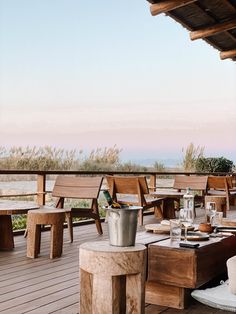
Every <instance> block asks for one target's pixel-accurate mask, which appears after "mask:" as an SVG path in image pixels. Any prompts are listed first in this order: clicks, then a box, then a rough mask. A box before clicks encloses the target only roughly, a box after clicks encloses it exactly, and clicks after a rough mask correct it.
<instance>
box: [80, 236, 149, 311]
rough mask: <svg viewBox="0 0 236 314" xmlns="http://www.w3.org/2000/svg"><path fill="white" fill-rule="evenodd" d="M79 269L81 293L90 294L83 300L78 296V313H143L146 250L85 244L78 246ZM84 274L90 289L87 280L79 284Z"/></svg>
mask: <svg viewBox="0 0 236 314" xmlns="http://www.w3.org/2000/svg"><path fill="white" fill-rule="evenodd" d="M80 269H82V274H83V275H82V277H81V281H80V286H81V289H82V288H83V289H86V291H87V293H89V297H86V296H85V298H84V299H83V296H81V299H80V303H81V307H80V309H81V313H86V314H89V313H91V314H92V313H98V314H104V313H111V314H119V313H137V314H138V313H140V314H141V313H144V307H145V306H144V305H145V278H146V276H145V272H146V248H145V246H143V245H140V244H137V245H135V246H130V247H115V246H110V245H109V242H108V241H102V242H87V243H85V244H83V245H81V246H80ZM85 272H86V276H87V277H88V276H90V275H91V276H92V277H91V278H92V279H91V280H92V284H91V285H90V283H89V287H87V285H88V282H89V280H88V278H87V277H86V278H85V281H84V282H83V280H82V279H83V276H84V274H85ZM88 274H90V275H88ZM124 284H125V286H124ZM90 287H92V289H91V288H90ZM124 287H125V289H124ZM90 299H91V300H92V301H91V303H92V304H91V308H90V310H88V308H89V305H88V306H87V304H86V303H87V302H88V300H90ZM84 310H85V312H83V311H84Z"/></svg>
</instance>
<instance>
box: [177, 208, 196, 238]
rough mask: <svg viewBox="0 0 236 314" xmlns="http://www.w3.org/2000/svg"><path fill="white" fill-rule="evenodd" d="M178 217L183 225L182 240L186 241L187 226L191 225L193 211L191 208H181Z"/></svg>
mask: <svg viewBox="0 0 236 314" xmlns="http://www.w3.org/2000/svg"><path fill="white" fill-rule="evenodd" d="M179 219H180V221H181V222H182V224H183V225H184V241H185V242H186V241H187V234H188V227H191V226H192V223H193V219H194V212H193V210H192V209H191V208H182V209H181V210H180V213H179Z"/></svg>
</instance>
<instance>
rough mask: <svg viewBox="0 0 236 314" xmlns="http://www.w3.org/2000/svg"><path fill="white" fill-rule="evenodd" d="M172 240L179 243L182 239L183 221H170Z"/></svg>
mask: <svg viewBox="0 0 236 314" xmlns="http://www.w3.org/2000/svg"><path fill="white" fill-rule="evenodd" d="M170 239H171V241H177V242H178V241H180V239H181V221H180V220H179V219H170Z"/></svg>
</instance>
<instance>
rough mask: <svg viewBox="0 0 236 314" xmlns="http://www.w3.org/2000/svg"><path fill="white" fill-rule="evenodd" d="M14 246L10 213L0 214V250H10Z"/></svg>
mask: <svg viewBox="0 0 236 314" xmlns="http://www.w3.org/2000/svg"><path fill="white" fill-rule="evenodd" d="M13 248H14V237H13V229H12V220H11V215H1V216H0V250H1V251H10V250H13Z"/></svg>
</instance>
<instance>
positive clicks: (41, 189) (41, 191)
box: [37, 174, 46, 206]
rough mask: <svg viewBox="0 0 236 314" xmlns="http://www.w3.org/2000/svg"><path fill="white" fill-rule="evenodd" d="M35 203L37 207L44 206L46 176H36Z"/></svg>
mask: <svg viewBox="0 0 236 314" xmlns="http://www.w3.org/2000/svg"><path fill="white" fill-rule="evenodd" d="M37 193H38V194H37V203H38V205H39V206H43V205H45V199H46V175H45V174H38V175H37Z"/></svg>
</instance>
